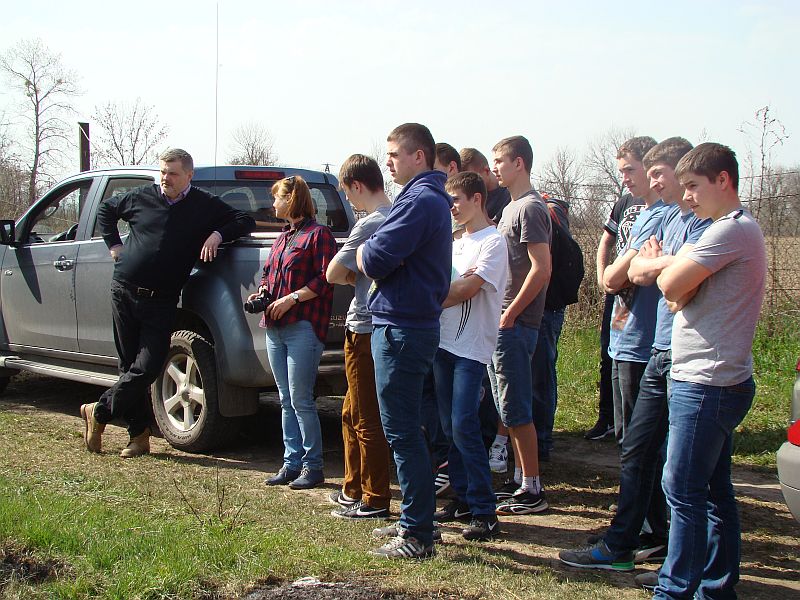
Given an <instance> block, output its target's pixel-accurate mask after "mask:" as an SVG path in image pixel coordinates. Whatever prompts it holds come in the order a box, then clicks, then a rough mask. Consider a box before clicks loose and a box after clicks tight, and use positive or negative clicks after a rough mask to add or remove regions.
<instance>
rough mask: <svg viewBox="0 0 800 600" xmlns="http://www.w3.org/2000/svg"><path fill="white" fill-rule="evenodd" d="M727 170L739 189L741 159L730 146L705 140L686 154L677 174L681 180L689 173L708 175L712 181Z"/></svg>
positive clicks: (677, 167)
mask: <svg viewBox="0 0 800 600" xmlns="http://www.w3.org/2000/svg"><path fill="white" fill-rule="evenodd" d="M723 171H725V172H726V173H727V174H728V176H729V177H730V178H731V183H732V184H733V189H734V190H737V191H738V189H739V161H738V160H736V153H735V152H734V151H733V150H731V149H730V148H729V147H728V146H723V145H722V144H717V143H715V142H705V143H703V144H700V145H699V146H697V147H696V148H695V149H694V150H692V151H691V152H689V153H688V154H686V155H684V157H683V158H681V159H680V160H679V161H678V165H677V166H676V167H675V176H676V177H677V178H678V180H680V179H681V178H682V177H685V176H686V175H688V174H689V173H695V174H697V175H702V176H703V177H707V178H708V180H709V181H711V182H712V183H713V182H714V181H716V180H717V177H719V174H720V173H722V172H723Z"/></svg>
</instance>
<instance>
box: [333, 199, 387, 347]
mask: <svg viewBox="0 0 800 600" xmlns="http://www.w3.org/2000/svg"><path fill="white" fill-rule="evenodd" d="M391 209H392V207H391V206H380V207H378V209H377V210H375V212H373V213H370V214H368V215H367V216H366V217H364V218H363V219H361V220H359V221H358V222H357V223H356V224H355V225H353V230H352V231H351V232H350V237H348V238H347V241H346V242H345V243H344V246H342V249H341V250H339V252H337V253H336V257H335V260H337V261H339V262H340V263H341V264H342V265H343V266H345V267H347V268H348V269H350V270H351V271H354V272H355V273H356V285H355V288H356V289H355V295H354V296H353V300H352V302H350V308H349V310H348V311H347V321H346V322H345V325H346V326H347V328H348V329H349V330H350V331H352V332H354V333H372V315H371V314H370V312H369V309H368V308H367V300H368V299H369V287H370V286H371V285H372V279H370V278H369V277H367V276H366V275H364V274H363V273H362V272H361V271H359V270H358V266H357V265H356V250H358V247H359V246H360V245H361V244H363V243H364V242H366V241H367V240H368V239H369V237H370V236H371V235H372V234H373V233H375V230H376V229H378V227H380V225H381V224H383V222H384V221H385V220H386V215H388V214H389V211H390V210H391Z"/></svg>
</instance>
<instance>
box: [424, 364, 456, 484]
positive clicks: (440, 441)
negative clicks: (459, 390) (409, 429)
mask: <svg viewBox="0 0 800 600" xmlns="http://www.w3.org/2000/svg"><path fill="white" fill-rule="evenodd" d="M435 378H436V377H435V375H434V372H433V369H431V372H430V373H428V374H427V375H426V376H425V384H424V385H423V387H422V428H423V429H424V430H425V437H426V439H427V441H428V447H429V449H430V455H431V469H432V470H435V469H438V468H439V465H441V464H442V463H443V462H445V461H446V460H447V455H448V453H449V452H450V442H448V441H447V438H446V437H445V435H444V430H443V429H442V421H441V418H440V417H439V405H438V404H437V401H436V394H437V391H436V390H437V387H436V382H435V381H434V380H435Z"/></svg>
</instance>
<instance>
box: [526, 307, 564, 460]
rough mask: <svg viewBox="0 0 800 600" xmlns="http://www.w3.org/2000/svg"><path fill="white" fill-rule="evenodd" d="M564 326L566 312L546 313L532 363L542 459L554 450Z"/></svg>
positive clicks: (534, 408) (534, 406)
mask: <svg viewBox="0 0 800 600" xmlns="http://www.w3.org/2000/svg"><path fill="white" fill-rule="evenodd" d="M563 325H564V309H563V308H561V309H559V310H547V309H545V310H544V314H543V315H542V324H541V325H540V326H539V336H538V337H537V338H536V351H535V352H534V353H533V361H532V362H531V376H532V377H533V381H532V385H533V423H534V424H535V425H536V438H537V440H538V443H539V456H547V455H549V454H550V451H551V450H552V449H553V422H554V421H555V418H556V407H557V406H558V376H557V375H556V361H557V360H558V338H559V337H560V336H561V328H562V327H563Z"/></svg>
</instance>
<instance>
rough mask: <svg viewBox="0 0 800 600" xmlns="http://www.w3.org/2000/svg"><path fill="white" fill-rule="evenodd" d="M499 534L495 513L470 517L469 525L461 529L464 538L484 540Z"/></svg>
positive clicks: (498, 523) (498, 524)
mask: <svg viewBox="0 0 800 600" xmlns="http://www.w3.org/2000/svg"><path fill="white" fill-rule="evenodd" d="M499 534H500V522H499V521H498V520H497V517H496V516H495V515H478V516H475V517H472V521H470V523H469V526H468V527H465V528H464V529H462V530H461V535H463V536H464V539H465V540H480V541H486V540H488V539H491V538H493V537H496V536H497V535H499Z"/></svg>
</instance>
